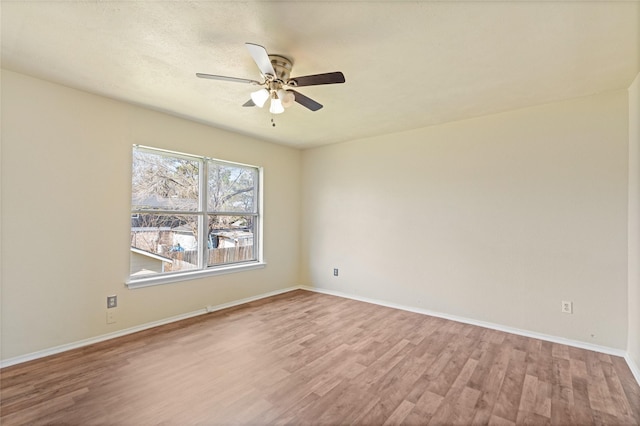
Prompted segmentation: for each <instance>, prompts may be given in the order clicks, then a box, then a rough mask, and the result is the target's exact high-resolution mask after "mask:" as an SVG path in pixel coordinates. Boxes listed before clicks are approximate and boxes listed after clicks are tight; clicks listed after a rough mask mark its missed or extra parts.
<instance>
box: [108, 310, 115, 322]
mask: <svg viewBox="0 0 640 426" xmlns="http://www.w3.org/2000/svg"><path fill="white" fill-rule="evenodd" d="M114 322H116V309H107V324H113V323H114Z"/></svg>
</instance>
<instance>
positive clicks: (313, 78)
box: [287, 71, 345, 87]
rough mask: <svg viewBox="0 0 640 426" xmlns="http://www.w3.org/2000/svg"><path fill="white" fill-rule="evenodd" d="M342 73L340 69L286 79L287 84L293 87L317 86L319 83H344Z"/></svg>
mask: <svg viewBox="0 0 640 426" xmlns="http://www.w3.org/2000/svg"><path fill="white" fill-rule="evenodd" d="M344 82H345V79H344V74H342V73H341V72H340V71H336V72H328V73H325V74H315V75H305V76H302V77H295V78H290V79H289V80H288V81H287V84H288V85H291V86H294V87H302V86H317V85H319V84H335V83H344Z"/></svg>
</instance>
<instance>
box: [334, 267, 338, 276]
mask: <svg viewBox="0 0 640 426" xmlns="http://www.w3.org/2000/svg"><path fill="white" fill-rule="evenodd" d="M333 276H334V277H337V276H338V268H333Z"/></svg>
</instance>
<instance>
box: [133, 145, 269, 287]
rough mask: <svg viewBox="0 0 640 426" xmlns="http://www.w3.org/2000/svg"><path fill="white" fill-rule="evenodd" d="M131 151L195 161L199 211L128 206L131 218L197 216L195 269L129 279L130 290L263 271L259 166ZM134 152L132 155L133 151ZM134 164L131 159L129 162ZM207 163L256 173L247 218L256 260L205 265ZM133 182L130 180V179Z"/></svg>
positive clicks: (142, 148)
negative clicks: (252, 203)
mask: <svg viewBox="0 0 640 426" xmlns="http://www.w3.org/2000/svg"><path fill="white" fill-rule="evenodd" d="M133 150H140V151H146V152H149V153H152V154H157V155H164V156H170V157H176V158H183V159H187V160H190V161H198V163H199V173H198V183H199V189H198V195H199V199H198V210H197V211H170V212H165V211H157V210H145V209H134V208H133V205H132V206H131V209H130V210H131V211H130V213H131V214H137V213H154V214H157V213H172V214H189V215H195V216H198V269H194V270H189V271H176V272H168V273H160V274H157V275H146V276H141V277H132V276H129V278H128V279H127V280H126V281H125V284H126V286H127V287H129V288H141V287H149V286H154V285H160V284H169V283H175V282H180V281H187V280H193V279H198V278H204V277H209V276H215V275H222V274H230V273H235V272H241V271H247V270H253V269H259V268H264V267H265V266H266V262H265V261H264V252H263V238H262V236H263V214H262V212H263V188H264V185H263V181H264V176H263V174H264V170H263V168H262V167H260V166H254V165H250V164H243V163H237V162H232V161H226V160H221V159H218V158H211V157H206V156H200V155H192V154H185V153H181V152H176V151H169V150H165V149H159V148H153V147H149V146H143V145H134V146H133ZM132 152H133V151H132ZM131 161H132V162H133V158H132V160H131ZM209 162H215V163H222V164H229V165H231V166H241V167H249V168H253V169H256V171H257V182H256V184H257V186H258V189H257V191H256V197H257V200H256V213H251V214H248V215H249V216H255V218H256V219H255V223H256V225H255V226H256V230H255V234H254V241H253V250H254V253H255V260H249V261H244V262H238V263H227V264H222V265H212V266H208V265H207V263H208V262H207V260H206V256H207V249H206V247H207V244H206V242H207V238H208V235H207V234H208V228H209V227H208V217H209V215H211V214H212V213H211V212H208V208H207V199H208V193H207V179H208V176H207V175H208V167H207V165H208V164H209ZM132 179H133V177H132ZM233 214H234V215H238V216H240V215H242V213H238V212H234V213H233Z"/></svg>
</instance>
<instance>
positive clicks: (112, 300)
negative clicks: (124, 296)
mask: <svg viewBox="0 0 640 426" xmlns="http://www.w3.org/2000/svg"><path fill="white" fill-rule="evenodd" d="M117 306H118V296H116V295H115V294H114V295H113V296H107V309H111V308H115V307H117Z"/></svg>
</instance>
